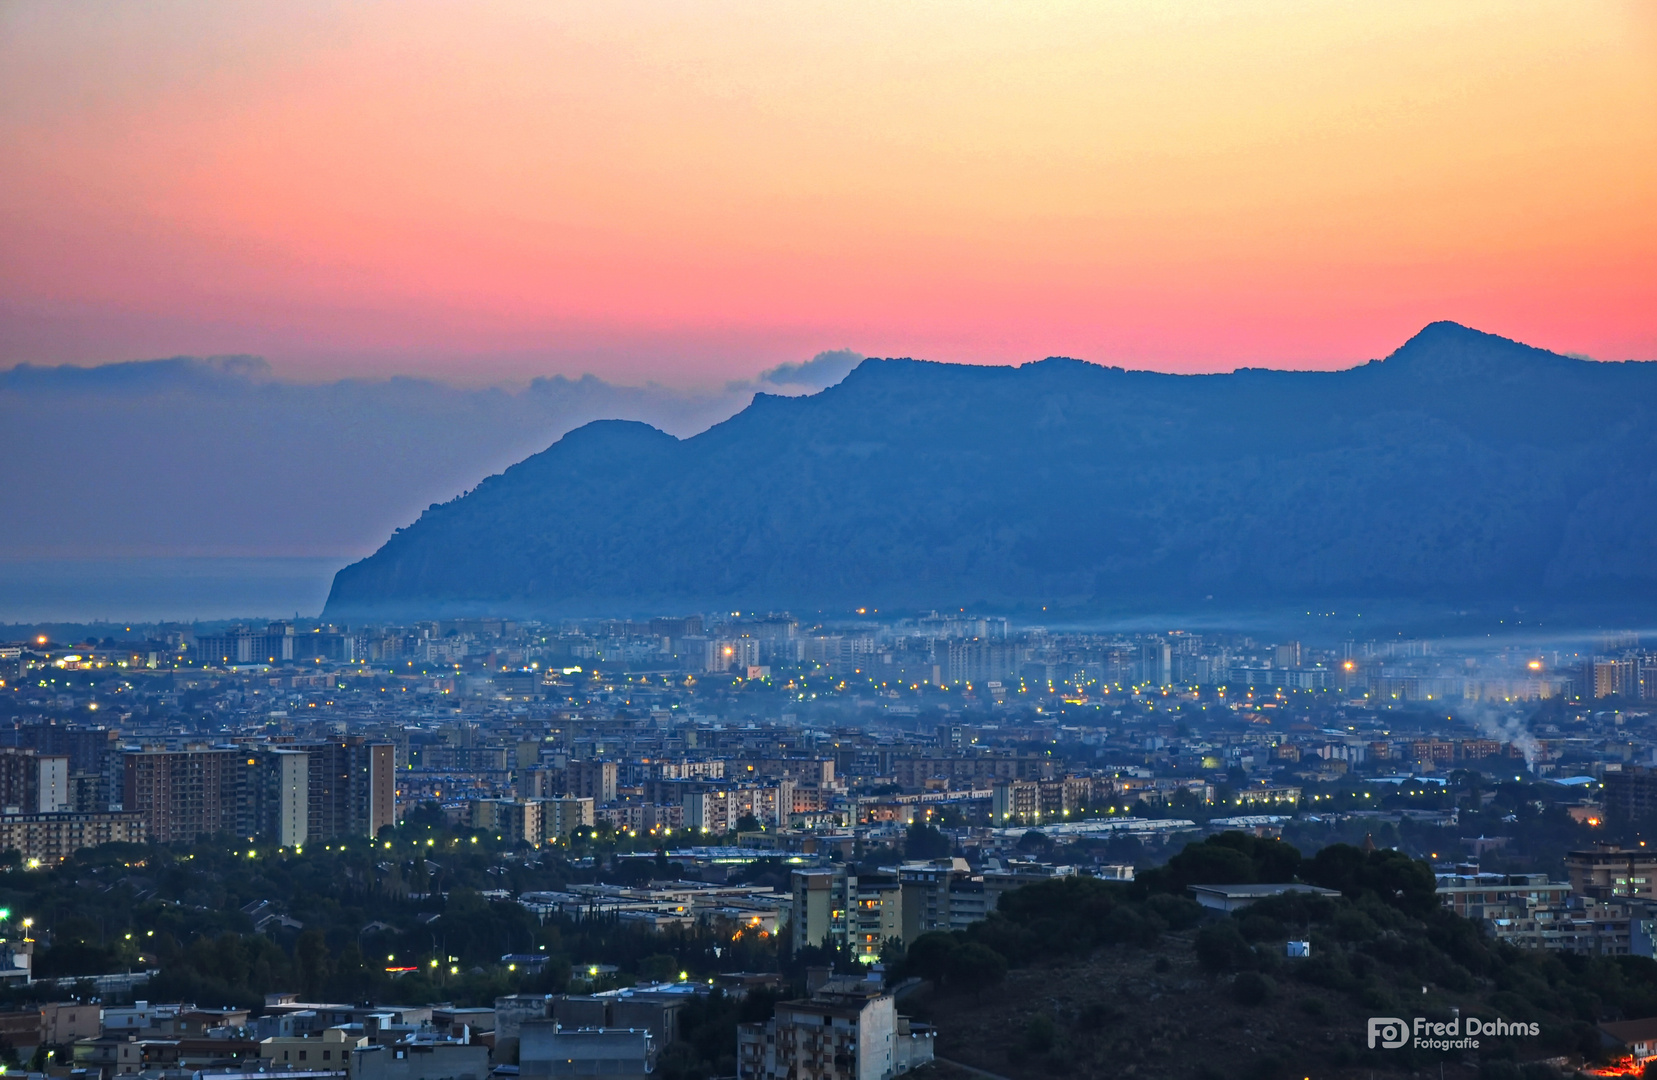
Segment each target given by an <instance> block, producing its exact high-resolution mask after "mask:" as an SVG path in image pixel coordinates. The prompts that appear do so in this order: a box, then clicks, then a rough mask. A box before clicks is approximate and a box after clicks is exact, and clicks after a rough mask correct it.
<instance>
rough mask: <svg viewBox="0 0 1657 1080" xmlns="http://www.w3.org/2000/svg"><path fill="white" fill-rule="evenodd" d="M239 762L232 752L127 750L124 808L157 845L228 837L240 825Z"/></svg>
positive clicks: (236, 752) (236, 753)
mask: <svg viewBox="0 0 1657 1080" xmlns="http://www.w3.org/2000/svg"><path fill="white" fill-rule="evenodd" d="M240 760H242V751H241V750H239V749H236V748H209V747H192V748H187V749H184V750H154V749H152V750H136V751H129V752H128V753H126V754H124V755H122V766H123V783H122V800H121V804H122V807H123V808H124V809H126V810H127V811H130V812H135V813H137V814H139V815H140V816H141V817H142V819H143V821H144V829H145V832H146V834H147V835H148V837H149V839H150V840H151V841H153V842H155V843H160V844H169V843H173V842H175V841H180V840H183V841H190V840H195V839H198V838H199V837H203V836H213V835H216V834H218V833H229V832H231V831H233V830H235V829H236V828H237V827H238V825H239V824H240V822H239V820H238V818H239V814H238V811H239V809H240V806H241V803H242V800H241V798H240V792H239V790H238V782H239V780H240V778H241V770H240V769H239V768H238V765H237V763H238V762H239V761H240Z"/></svg>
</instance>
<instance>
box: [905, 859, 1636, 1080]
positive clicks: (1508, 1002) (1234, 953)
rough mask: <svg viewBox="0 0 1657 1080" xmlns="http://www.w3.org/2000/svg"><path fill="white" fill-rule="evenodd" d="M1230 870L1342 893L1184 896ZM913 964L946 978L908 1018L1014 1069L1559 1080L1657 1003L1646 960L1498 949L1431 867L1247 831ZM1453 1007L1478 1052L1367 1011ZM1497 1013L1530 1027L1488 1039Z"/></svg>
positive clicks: (1066, 887) (1099, 885)
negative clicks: (1414, 1037) (1374, 1026)
mask: <svg viewBox="0 0 1657 1080" xmlns="http://www.w3.org/2000/svg"><path fill="white" fill-rule="evenodd" d="M1216 875H1217V876H1219V877H1221V878H1227V877H1229V878H1232V879H1233V881H1234V883H1235V881H1236V880H1238V879H1241V880H1245V881H1256V880H1257V881H1282V880H1291V879H1294V878H1298V879H1299V880H1302V881H1307V882H1311V883H1318V884H1321V885H1323V886H1325V887H1329V888H1335V889H1338V890H1339V891H1340V892H1341V894H1342V895H1341V896H1339V897H1337V898H1333V899H1328V898H1321V897H1311V896H1308V895H1305V894H1302V895H1300V896H1295V895H1288V896H1282V897H1276V898H1271V899H1267V900H1262V901H1260V902H1258V903H1256V904H1254V905H1252V906H1251V907H1249V908H1246V909H1244V910H1243V911H1241V912H1238V913H1236V914H1233V915H1229V916H1225V915H1220V916H1216V915H1213V914H1210V913H1204V912H1201V911H1200V910H1199V909H1197V907H1196V905H1195V904H1194V903H1192V902H1190V901H1188V900H1183V899H1180V898H1179V892H1180V891H1183V886H1184V884H1185V883H1187V882H1188V881H1191V880H1194V879H1195V880H1206V879H1208V878H1210V877H1212V876H1216ZM1290 939H1295V940H1307V941H1309V942H1310V946H1311V955H1310V957H1309V958H1304V959H1289V958H1287V957H1286V956H1285V943H1286V942H1287V941H1288V940H1290ZM984 949H988V950H990V951H991V952H993V953H995V954H996V955H997V956H999V957H1001V958H1002V959H1004V960H1005V962H1006V964H1007V968H1003V969H1000V970H1005V976H1004V978H997V974H998V969H997V967H996V965H995V964H994V963H990V964H985V963H984V962H983V961H982V958H981V956H980V957H977V958H974V957H969V956H968V953H970V952H972V951H974V950H977V951H980V952H981V951H982V950H984ZM905 967H906V971H907V973H908V974H913V975H920V976H923V977H926V978H927V979H929V981H930V983H931V985H932V986H933V987H935V989H927V990H923V991H921V992H919V993H915V994H911V995H910V996H909V997H908V998H906V999H905V1000H904V1001H903V1005H902V1011H904V1012H907V1013H910V1014H912V1015H914V1016H915V1017H916V1018H918V1019H921V1020H925V1021H928V1022H931V1023H933V1024H935V1025H936V1026H937V1029H938V1040H937V1053H938V1055H939V1056H940V1057H942V1058H944V1059H947V1060H948V1061H949V1062H954V1063H958V1064H960V1065H964V1066H968V1067H970V1068H973V1069H980V1070H983V1071H985V1072H989V1073H994V1074H997V1075H1000V1076H1006V1077H1011V1078H1013V1080H1035V1078H1037V1077H1049V1076H1074V1077H1077V1078H1090V1077H1121V1076H1142V1077H1168V1078H1171V1080H1180V1078H1189V1080H1222V1078H1223V1080H1281V1078H1295V1077H1307V1076H1312V1077H1320V1078H1327V1077H1347V1078H1353V1080H1357V1078H1360V1077H1371V1076H1374V1075H1382V1076H1385V1075H1398V1074H1417V1075H1425V1074H1430V1075H1433V1076H1438V1075H1439V1074H1440V1068H1441V1067H1442V1070H1443V1076H1445V1077H1447V1078H1450V1077H1458V1078H1465V1080H1473V1078H1474V1077H1478V1078H1480V1080H1545V1078H1547V1077H1552V1076H1556V1075H1558V1074H1559V1072H1561V1071H1563V1072H1565V1073H1569V1072H1571V1071H1574V1069H1575V1068H1576V1067H1578V1066H1603V1065H1605V1064H1607V1063H1609V1059H1610V1056H1611V1055H1610V1054H1608V1052H1607V1051H1605V1050H1603V1049H1602V1048H1601V1046H1600V1042H1599V1038H1598V1034H1597V1031H1596V1027H1595V1025H1596V1024H1597V1023H1598V1022H1600V1021H1602V1020H1617V1019H1636V1018H1640V1017H1645V1016H1649V1015H1652V1014H1654V1013H1657V963H1654V962H1653V961H1652V960H1650V959H1649V958H1645V957H1616V958H1613V957H1594V958H1589V957H1580V956H1572V955H1561V954H1553V953H1538V952H1525V951H1521V950H1517V949H1514V948H1512V947H1510V946H1504V945H1497V944H1495V943H1494V942H1492V941H1490V940H1489V939H1488V938H1487V937H1486V936H1485V935H1484V934H1483V933H1482V932H1481V931H1480V930H1479V928H1478V927H1477V926H1476V925H1475V924H1473V923H1471V922H1469V921H1467V920H1465V919H1462V918H1460V917H1458V916H1456V915H1454V914H1452V913H1450V912H1448V911H1445V910H1443V909H1442V908H1441V907H1440V906H1439V904H1438V901H1437V898H1436V897H1435V896H1434V895H1433V879H1432V875H1431V871H1430V870H1429V869H1428V868H1427V866H1426V865H1425V864H1423V863H1417V862H1412V861H1411V860H1409V859H1408V858H1407V857H1405V856H1403V855H1400V854H1399V853H1397V852H1393V851H1377V852H1368V853H1366V852H1363V851H1360V850H1359V849H1357V848H1353V847H1348V846H1344V845H1335V846H1332V847H1329V848H1325V849H1323V850H1322V851H1320V852H1319V853H1318V855H1317V856H1316V857H1315V858H1312V859H1307V860H1304V861H1302V860H1301V859H1300V857H1299V853H1298V852H1296V851H1295V850H1294V849H1293V848H1291V847H1289V846H1288V845H1286V844H1283V843H1282V842H1281V841H1260V840H1256V839H1255V838H1254V837H1251V836H1245V835H1243V834H1240V833H1229V834H1223V835H1221V836H1217V837H1213V838H1210V839H1209V840H1208V841H1205V842H1204V843H1201V844H1192V845H1189V846H1188V847H1187V848H1186V849H1185V851H1184V852H1182V853H1181V854H1180V855H1178V856H1176V857H1175V858H1174V860H1172V862H1171V863H1170V864H1169V867H1168V868H1166V869H1162V870H1156V871H1152V872H1150V873H1149V874H1148V875H1146V880H1145V881H1143V882H1140V883H1138V884H1137V885H1136V886H1135V887H1133V888H1125V887H1121V886H1116V885H1111V884H1107V883H1103V882H1098V881H1093V880H1091V879H1081V878H1076V879H1069V880H1058V881H1052V882H1048V883H1044V884H1041V885H1034V886H1027V887H1026V888H1024V889H1021V890H1019V891H1018V892H1015V893H1010V894H1008V895H1007V896H1006V897H1005V898H1004V899H1003V901H1002V905H1001V910H1000V911H999V912H998V913H997V914H995V915H994V916H992V917H991V919H990V920H989V921H988V922H986V923H980V924H977V925H975V926H973V927H972V928H970V929H969V930H968V931H967V932H965V933H957V934H954V935H941V934H935V935H927V936H926V937H923V938H922V939H919V940H918V941H917V942H915V943H914V944H913V945H912V946H911V948H910V950H909V955H908V957H907V958H906V960H905ZM1456 1010H1459V1018H1460V1021H1461V1022H1462V1023H1465V1022H1466V1020H1467V1019H1468V1018H1471V1017H1476V1018H1478V1019H1479V1021H1480V1023H1481V1034H1480V1035H1479V1037H1478V1043H1479V1045H1478V1046H1477V1048H1473V1047H1468V1046H1463V1047H1457V1048H1452V1049H1433V1048H1423V1047H1417V1046H1415V1045H1413V1044H1412V1045H1406V1046H1403V1047H1399V1048H1393V1049H1389V1048H1386V1047H1384V1046H1377V1047H1374V1048H1371V1047H1370V1046H1369V1044H1368V1027H1369V1025H1368V1021H1369V1018H1370V1017H1399V1018H1403V1019H1404V1020H1405V1021H1406V1022H1413V1020H1414V1019H1415V1018H1417V1017H1420V1018H1423V1019H1424V1020H1427V1021H1430V1022H1434V1023H1445V1022H1448V1021H1450V1020H1451V1019H1452V1018H1453V1017H1456V1016H1457V1015H1458V1014H1457V1012H1456ZM1495 1021H1501V1022H1503V1023H1507V1024H1524V1025H1526V1028H1525V1029H1524V1033H1523V1034H1520V1035H1512V1034H1508V1033H1506V1032H1505V1031H1504V1033H1502V1034H1497V1035H1486V1034H1483V1033H1482V1028H1483V1025H1484V1024H1485V1023H1486V1022H1495ZM1530 1024H1535V1025H1536V1027H1535V1034H1534V1035H1532V1034H1530V1029H1529V1027H1528V1025H1530ZM1458 1034H1460V1035H1465V1034H1466V1033H1465V1032H1464V1031H1463V1032H1459V1033H1458ZM939 1072H940V1074H941V1075H943V1076H946V1077H953V1076H959V1075H962V1071H960V1070H952V1069H951V1068H949V1067H948V1066H941V1067H940V1069H939Z"/></svg>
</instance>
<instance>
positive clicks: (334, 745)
mask: <svg viewBox="0 0 1657 1080" xmlns="http://www.w3.org/2000/svg"><path fill="white" fill-rule="evenodd" d="M295 749H297V750H303V751H305V752H306V753H307V754H308V755H310V820H309V823H308V825H307V828H306V832H307V833H308V834H309V836H310V840H311V842H312V843H317V842H320V841H323V840H334V839H338V838H340V837H346V836H366V837H370V838H372V837H375V836H378V835H379V833H380V830H381V829H384V828H387V827H389V826H392V825H395V824H396V823H397V764H396V752H395V749H396V748H395V747H393V746H392V744H391V743H389V742H372V743H371V742H369V741H368V740H367V739H365V738H363V737H362V736H360V735H352V736H347V737H345V738H342V739H330V740H328V741H327V742H316V743H300V744H298V745H297V746H295Z"/></svg>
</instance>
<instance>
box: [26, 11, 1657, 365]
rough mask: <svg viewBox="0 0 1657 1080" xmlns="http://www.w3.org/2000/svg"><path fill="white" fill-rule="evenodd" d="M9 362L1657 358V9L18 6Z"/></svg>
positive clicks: (726, 362)
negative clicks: (839, 352) (1463, 352)
mask: <svg viewBox="0 0 1657 1080" xmlns="http://www.w3.org/2000/svg"><path fill="white" fill-rule="evenodd" d="M0 147H4V150H3V152H0V367H7V366H10V365H12V364H16V363H22V362H30V363H73V364H94V363H102V362H108V361H114V360H126V359H134V358H141V357H154V356H170V355H175V354H193V355H210V354H231V353H251V354H258V355H262V356H264V357H267V358H268V359H269V361H270V363H271V365H272V367H273V369H274V370H275V371H276V372H277V373H278V374H279V375H281V376H282V377H285V378H289V379H297V380H307V381H314V380H322V379H331V378H337V377H339V376H342V375H368V376H385V375H392V374H398V373H412V374H422V375H431V376H436V377H439V378H442V379H444V380H447V381H451V382H456V383H464V384H477V383H484V382H491V381H496V380H521V379H524V378H527V377H530V376H533V375H550V374H555V373H562V374H568V375H577V374H580V373H583V372H592V373H595V374H598V375H600V376H602V377H604V378H606V379H609V380H612V381H624V382H635V383H636V382H642V381H645V380H654V381H658V382H661V383H665V384H668V385H671V386H686V387H692V386H708V385H715V384H718V383H722V382H724V381H726V380H730V379H738V378H744V377H749V376H752V375H753V374H754V373H755V372H757V371H759V370H761V369H762V368H767V367H771V366H773V365H775V364H779V363H783V362H788V361H798V360H803V359H805V358H807V357H809V356H811V355H812V354H814V353H816V352H818V351H820V350H824V349H833V348H840V347H849V348H852V349H856V350H858V351H860V352H863V353H866V354H872V355H909V356H918V357H928V358H932V359H938V360H964V361H974V362H986V363H1009V362H1012V363H1016V362H1022V361H1026V360H1031V359H1036V358H1040V357H1043V356H1047V355H1054V354H1062V355H1070V356H1077V357H1082V358H1085V359H1090V360H1094V361H1098V362H1101V363H1115V364H1121V365H1125V366H1130V367H1151V368H1158V369H1163V370H1171V371H1213V370H1229V369H1231V368H1234V367H1238V366H1251V365H1252V366H1282V367H1339V366H1347V365H1350V364H1352V363H1355V362H1360V361H1362V360H1364V359H1368V358H1370V357H1375V356H1380V355H1384V354H1385V353H1387V352H1389V351H1390V350H1391V349H1393V348H1395V347H1396V346H1397V345H1398V344H1400V343H1401V342H1402V341H1403V340H1404V339H1405V338H1406V337H1408V336H1409V335H1410V334H1411V333H1413V332H1414V331H1416V330H1418V329H1419V328H1420V327H1421V326H1422V325H1424V324H1425V323H1427V322H1430V321H1432V320H1435V319H1441V318H1446V319H1454V320H1457V321H1460V322H1464V323H1467V324H1469V325H1473V326H1476V327H1479V328H1480V329H1484V330H1488V331H1491V332H1494V333H1499V334H1503V335H1506V336H1509V337H1515V338H1519V339H1521V340H1524V341H1527V342H1530V343H1532V344H1536V345H1541V346H1544V347H1547V348H1551V349H1555V350H1558V351H1562V352H1575V353H1584V354H1588V355H1592V356H1594V357H1598V358H1601V359H1626V358H1640V359H1654V358H1657V5H1653V4H1649V3H1628V4H1624V3H1595V2H1584V0H1569V2H1560V3H1518V2H1513V0H1502V2H1500V3H1473V2H1467V3H1448V4H1427V3H1409V4H1406V3H1384V4H1358V3H1307V4H1292V3H1250V4H1230V3H1213V4H1182V3H1174V2H1169V0H1161V2H1155V3H1097V2H1092V3H1078V4H1066V3H1052V2H1033V3H1017V4H1013V3H1008V4H969V3H961V2H950V3H939V4H925V3H909V4H891V3H855V2H845V0H837V2H835V3H820V4H819V3H807V2H790V3H784V4H775V3H751V4H742V5H737V4H720V3H714V2H698V3H672V2H667V0H653V2H649V3H626V2H605V3H598V4H579V5H578V4H555V3H546V2H534V3H521V4H508V3H490V4H482V5H473V4H460V3H452V2H447V3H430V4H427V3H419V2H411V0H399V2H397V3H380V4H376V3H365V2H360V0H359V2H351V3H339V4H325V3H261V4H254V3H236V4H223V3H218V2H202V3H145V4H123V3H110V2H107V0H98V2H94V3H73V2H69V3H8V4H5V5H0Z"/></svg>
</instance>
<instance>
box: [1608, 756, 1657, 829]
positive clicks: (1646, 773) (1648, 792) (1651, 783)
mask: <svg viewBox="0 0 1657 1080" xmlns="http://www.w3.org/2000/svg"><path fill="white" fill-rule="evenodd" d="M1653 814H1657V770H1653V769H1647V768H1642V767H1640V766H1637V765H1624V766H1623V767H1622V768H1621V769H1619V770H1617V771H1616V772H1607V773H1606V774H1605V816H1606V818H1607V819H1609V820H1611V821H1615V822H1618V823H1619V824H1621V823H1626V822H1631V821H1643V820H1645V819H1646V818H1649V817H1651V816H1652V815H1653Z"/></svg>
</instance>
